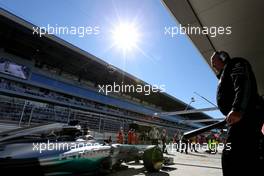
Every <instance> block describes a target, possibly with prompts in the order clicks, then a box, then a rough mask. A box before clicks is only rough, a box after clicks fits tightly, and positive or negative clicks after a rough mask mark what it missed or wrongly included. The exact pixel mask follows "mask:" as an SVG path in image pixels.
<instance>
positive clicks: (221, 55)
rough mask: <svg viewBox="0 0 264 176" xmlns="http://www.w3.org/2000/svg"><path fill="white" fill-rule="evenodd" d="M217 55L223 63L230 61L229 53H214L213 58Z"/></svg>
mask: <svg viewBox="0 0 264 176" xmlns="http://www.w3.org/2000/svg"><path fill="white" fill-rule="evenodd" d="M215 55H218V56H219V58H220V59H221V60H222V62H224V63H226V62H227V61H228V60H229V59H230V56H229V54H228V53H227V52H225V51H216V52H214V54H213V56H212V57H214V56H215Z"/></svg>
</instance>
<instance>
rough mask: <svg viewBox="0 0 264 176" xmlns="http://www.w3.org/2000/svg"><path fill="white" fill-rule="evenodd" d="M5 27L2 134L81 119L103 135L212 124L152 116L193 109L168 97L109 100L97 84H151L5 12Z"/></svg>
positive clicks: (0, 61)
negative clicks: (135, 126)
mask: <svg viewBox="0 0 264 176" xmlns="http://www.w3.org/2000/svg"><path fill="white" fill-rule="evenodd" d="M0 26H1V28H0V127H1V130H2V129H3V127H4V126H6V125H3V124H9V125H8V126H6V127H8V129H10V128H16V127H18V126H29V125H32V124H38V123H46V122H63V123H67V122H69V121H70V120H79V121H80V122H81V123H84V124H86V125H88V127H89V128H90V129H91V130H93V131H96V132H98V133H104V132H108V133H116V132H117V131H118V130H119V128H120V127H123V128H124V130H125V131H127V130H128V128H129V124H131V123H139V124H148V125H155V126H158V127H161V128H166V129H167V130H168V132H169V134H173V133H174V132H175V130H177V129H182V130H190V129H194V128H197V127H201V126H202V125H207V124H209V123H210V122H203V123H197V124H184V123H180V122H181V121H182V120H185V119H186V120H198V119H210V118H211V117H210V116H207V115H206V114H204V113H195V114H185V115H181V116H180V115H173V116H170V115H167V116H166V115H164V116H160V117H155V116H153V114H154V113H156V112H162V111H176V110H184V109H185V108H186V107H187V106H188V105H187V104H185V103H183V102H181V101H180V100H178V99H176V98H174V97H172V96H170V95H169V94H167V93H162V92H158V93H151V94H150V95H148V96H145V95H144V94H143V93H142V94H141V93H129V92H128V93H111V94H108V95H105V94H103V93H101V92H99V91H98V85H107V84H110V85H111V84H113V83H114V82H115V83H121V82H123V83H124V84H129V85H136V84H141V85H147V83H146V82H144V81H142V80H140V79H138V78H136V77H134V76H132V75H130V74H128V73H126V72H124V71H122V70H120V69H118V68H114V67H113V66H111V65H109V64H108V63H106V62H104V61H102V60H101V59H99V58H97V57H95V56H93V55H91V54H90V53H87V52H86V51H83V50H81V49H80V48H77V47H76V46H73V45H72V44H70V43H68V42H66V41H64V40H62V39H60V38H58V37H56V36H53V35H45V36H42V37H39V36H37V35H33V27H34V25H33V24H31V23H29V22H27V21H25V20H23V19H21V18H20V17H18V16H16V15H14V14H12V13H10V12H8V11H6V10H4V9H0ZM113 68H114V71H113ZM189 109H193V107H191V106H189ZM1 130H0V131H1Z"/></svg>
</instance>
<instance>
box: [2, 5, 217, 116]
mask: <svg viewBox="0 0 264 176" xmlns="http://www.w3.org/2000/svg"><path fill="white" fill-rule="evenodd" d="M0 7H2V8H4V9H6V10H8V11H10V12H12V13H14V14H16V15H17V16H19V17H22V18H23V19H25V20H27V21H29V22H31V23H33V24H35V25H37V26H47V25H48V24H49V25H53V26H56V25H57V26H68V27H70V26H75V27H78V26H91V27H96V26H97V27H99V31H100V32H99V34H98V35H87V36H85V37H83V38H82V37H79V36H78V35H60V36H59V37H61V38H63V39H64V40H66V41H68V42H70V43H72V44H73V45H75V46H77V47H79V48H81V49H83V50H85V51H87V52H89V53H91V54H93V55H95V56H97V57H98V58H100V59H102V60H105V61H106V62H108V63H110V64H112V65H114V66H116V67H118V68H120V69H122V70H125V71H126V72H128V73H130V74H132V75H134V76H136V77H138V78H140V79H141V80H143V81H145V82H147V83H150V84H156V85H162V84H164V85H165V89H166V92H167V93H169V94H170V95H172V96H174V97H176V98H178V99H180V100H181V101H183V102H185V103H187V104H188V103H189V102H190V100H191V97H194V98H195V100H196V101H195V102H194V103H192V104H191V105H192V106H194V107H196V108H206V107H211V106H212V105H211V104H209V103H208V102H206V101H205V100H203V99H202V98H200V97H199V96H197V95H195V94H194V92H198V93H199V94H200V95H202V96H204V97H206V98H207V99H209V100H210V101H211V102H213V103H215V104H216V101H215V94H216V88H217V79H216V77H215V75H214V73H213V72H212V70H211V69H210V67H209V65H208V64H207V63H206V62H205V60H204V59H203V57H202V56H201V54H200V53H199V51H198V50H197V49H196V47H195V46H194V45H193V43H192V42H191V40H190V39H189V38H188V36H185V35H177V36H174V37H171V36H169V35H165V27H173V26H176V25H178V23H177V21H176V20H175V19H174V18H173V17H172V16H171V14H170V13H169V11H168V10H167V9H166V8H165V7H164V6H163V4H162V3H161V1H160V0H56V1H55V0H45V1H43V0H27V1H21V0H0ZM131 26H132V27H131ZM122 29H130V31H129V33H130V35H129V38H128V39H127V40H125V41H124V40H122V38H123V36H126V35H127V34H126V33H122V32H123V30H122ZM120 31H121V32H120ZM120 38H121V39H120ZM129 41H130V43H129ZM124 45H125V46H126V47H123V46H124ZM208 114H210V115H212V116H213V117H217V118H219V117H222V115H221V114H220V113H219V112H210V113H208Z"/></svg>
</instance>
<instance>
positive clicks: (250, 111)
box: [211, 51, 264, 176]
mask: <svg viewBox="0 0 264 176" xmlns="http://www.w3.org/2000/svg"><path fill="white" fill-rule="evenodd" d="M211 64H212V67H213V68H214V69H215V70H216V72H217V77H218V78H219V84H218V89H217V104H218V107H219V109H220V111H221V112H222V113H223V114H224V115H225V116H226V121H227V123H228V125H229V131H228V136H227V141H226V142H227V143H230V144H231V149H229V148H225V149H224V151H223V154H222V168H223V175H224V176H231V175H232V176H234V175H238V173H241V172H243V173H244V174H245V175H248V174H250V173H261V170H260V166H261V165H262V164H263V158H262V157H261V153H263V152H262V150H263V148H262V149H261V147H263V144H261V143H260V141H261V140H260V139H261V138H263V135H262V133H261V127H262V124H263V119H262V118H263V117H264V113H263V107H262V106H261V101H260V96H259V95H258V90H257V84H256V79H255V76H254V73H253V71H252V68H251V66H250V64H249V62H248V61H247V60H245V59H243V58H232V59H231V58H230V57H229V54H228V53H227V52H224V51H218V52H215V53H214V54H213V55H212V57H211ZM243 139H246V140H247V141H244V140H243ZM261 163H262V164H261ZM262 167H263V165H262Z"/></svg>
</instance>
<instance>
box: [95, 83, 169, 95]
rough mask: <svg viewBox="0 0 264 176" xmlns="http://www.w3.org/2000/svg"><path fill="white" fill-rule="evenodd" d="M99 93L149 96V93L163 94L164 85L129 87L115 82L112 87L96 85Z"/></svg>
mask: <svg viewBox="0 0 264 176" xmlns="http://www.w3.org/2000/svg"><path fill="white" fill-rule="evenodd" d="M98 88H99V90H98V91H99V92H100V93H104V94H105V95H108V94H109V93H113V92H114V93H131V92H136V93H144V95H150V94H151V93H157V92H165V85H163V84H162V85H159V86H158V85H149V84H146V85H142V84H136V85H129V84H124V83H123V82H122V83H121V84H117V83H116V82H114V83H113V85H110V84H108V85H98Z"/></svg>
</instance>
